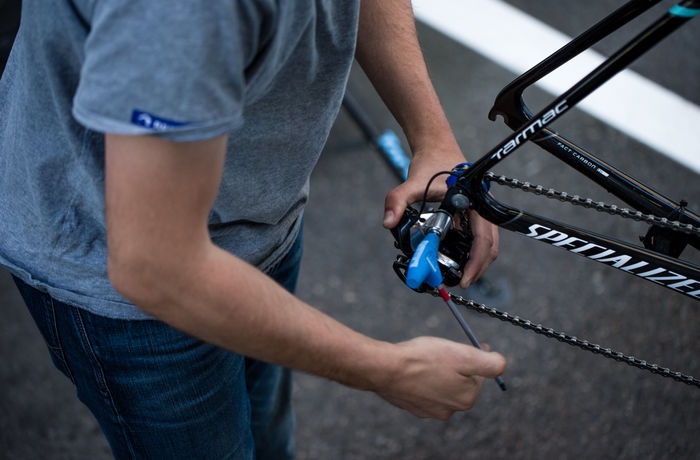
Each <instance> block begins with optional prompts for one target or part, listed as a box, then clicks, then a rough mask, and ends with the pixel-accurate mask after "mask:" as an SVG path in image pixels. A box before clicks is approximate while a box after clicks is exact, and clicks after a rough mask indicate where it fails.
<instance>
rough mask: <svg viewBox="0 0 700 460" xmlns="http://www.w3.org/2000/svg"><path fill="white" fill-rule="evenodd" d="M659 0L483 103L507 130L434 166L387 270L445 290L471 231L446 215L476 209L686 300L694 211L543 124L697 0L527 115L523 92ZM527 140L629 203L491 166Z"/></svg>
mask: <svg viewBox="0 0 700 460" xmlns="http://www.w3.org/2000/svg"><path fill="white" fill-rule="evenodd" d="M659 1H660V0H631V1H629V2H627V3H625V4H624V5H623V6H621V7H620V8H618V9H617V10H615V11H614V12H612V13H611V14H609V15H608V16H607V17H605V18H604V19H602V20H601V21H599V22H598V23H596V24H595V25H593V26H592V27H590V28H589V29H588V30H586V31H585V32H583V33H582V34H580V35H579V36H577V37H576V38H574V39H573V40H571V41H570V42H569V43H568V44H567V45H565V46H564V47H563V48H561V49H559V50H558V51H556V52H555V53H553V54H552V55H550V56H549V57H548V58H546V59H545V60H543V61H542V62H540V63H539V64H537V65H535V66H534V67H532V68H531V69H530V70H528V71H527V72H525V73H524V74H522V75H521V76H519V77H517V78H516V79H515V80H514V81H512V82H511V83H510V84H508V85H507V86H506V87H505V88H504V89H503V90H502V91H501V92H500V93H499V94H498V96H497V97H496V100H495V103H494V105H493V108H492V109H491V111H490V112H489V118H490V119H491V120H495V119H496V117H497V116H499V115H500V116H501V117H502V118H503V119H504V121H505V123H506V125H507V126H508V127H509V128H511V129H512V130H513V133H512V134H510V135H509V136H507V137H506V138H505V139H504V140H502V141H501V142H500V143H498V144H497V145H496V146H495V147H493V148H492V149H491V150H490V151H488V152H487V153H486V154H485V155H483V156H482V157H481V158H479V159H478V160H477V161H475V162H474V163H473V164H464V165H458V166H457V167H455V168H454V169H453V170H452V171H443V172H440V173H438V174H436V175H435V176H434V177H433V179H431V181H430V182H429V183H428V185H427V186H426V196H427V192H428V189H429V187H430V186H431V183H432V181H433V180H434V179H435V178H436V177H437V176H439V175H441V174H445V175H449V176H450V177H449V179H448V186H449V187H448V191H447V194H446V195H445V197H444V199H443V200H442V202H441V203H440V205H439V207H438V208H437V209H429V210H428V211H427V212H424V210H425V206H426V205H425V200H424V202H423V205H422V206H421V210H415V209H413V208H409V209H407V211H406V213H405V214H404V218H403V220H402V222H401V223H400V224H399V226H398V227H397V228H396V229H394V230H393V234H394V237H395V240H396V246H397V248H399V249H400V250H401V251H402V253H403V254H401V255H399V256H398V257H397V260H396V261H395V262H394V270H395V271H396V273H397V275H398V276H399V277H400V278H401V279H402V281H404V282H407V284H409V286H410V287H412V288H413V289H414V290H417V291H419V292H425V291H428V292H430V293H432V294H433V295H442V296H443V298H445V294H444V289H443V288H442V286H443V284H442V282H443V280H444V281H445V284H446V285H448V286H449V285H454V284H456V282H457V281H458V280H459V278H460V276H461V272H460V271H459V268H460V267H462V266H463V264H464V262H465V261H466V259H467V258H468V252H469V248H470V240H471V237H470V235H469V234H468V232H465V231H462V230H459V229H458V228H456V227H455V225H454V223H453V219H452V216H454V215H462V219H464V214H463V213H464V211H465V210H467V209H474V210H476V211H477V212H478V213H479V214H480V215H481V216H482V217H484V218H486V219H487V220H489V221H491V222H493V223H494V224H496V225H498V226H499V227H501V228H504V229H506V230H510V231H512V232H515V233H518V234H521V235H524V236H525V237H527V238H531V239H533V240H537V241H540V242H543V243H547V244H549V245H551V246H555V247H560V248H563V249H565V250H567V251H568V252H569V253H573V254H578V255H581V256H584V257H586V258H587V259H590V260H594V261H597V262H598V263H602V264H605V265H607V266H610V267H613V268H616V269H618V270H621V271H623V272H625V273H627V274H631V275H635V276H637V277H639V278H641V279H644V280H646V281H649V282H653V283H656V284H659V285H661V286H664V287H665V288H668V289H670V290H673V291H675V292H677V293H680V294H681V295H685V296H687V297H690V298H692V299H694V300H700V267H698V266H697V265H695V264H693V263H691V262H688V261H685V260H682V259H680V255H681V253H682V252H683V251H684V250H685V249H686V247H688V246H690V247H692V248H694V249H696V250H697V249H700V215H698V214H697V213H696V212H694V211H692V210H691V209H689V208H688V203H686V202H685V201H684V200H679V201H676V200H673V199H671V198H668V197H666V196H665V195H663V194H662V193H660V192H658V191H657V190H655V189H654V188H652V187H650V186H647V185H645V184H642V183H641V182H640V181H638V180H636V179H634V178H633V177H632V176H630V175H629V174H627V173H626V172H624V171H622V170H620V169H618V168H616V167H615V166H613V165H611V164H609V163H606V162H605V161H603V160H602V159H601V158H599V157H598V156H596V155H594V154H592V153H590V152H588V151H586V150H585V149H583V148H582V147H580V146H578V145H577V144H575V143H574V142H572V141H570V140H568V139H566V138H565V137H563V136H561V135H560V134H558V133H557V132H555V131H553V130H552V129H550V128H549V125H550V123H552V122H553V121H555V120H557V119H559V118H560V117H561V116H562V115H564V114H565V113H566V112H567V111H569V110H570V109H571V108H572V107H574V106H575V105H576V104H577V103H578V102H580V101H581V100H582V99H584V98H585V97H586V96H587V95H589V94H590V93H591V92H593V91H594V90H595V89H597V88H598V87H600V86H601V85H602V84H603V83H605V82H606V81H607V80H609V79H610V78H612V76H614V75H615V74H616V73H617V72H619V71H621V70H623V69H624V68H626V67H627V66H629V64H630V63H631V62H633V61H634V60H635V59H636V58H638V57H639V56H641V55H643V54H644V53H645V52H647V51H648V50H649V49H651V48H652V47H653V46H654V45H656V44H657V43H659V42H660V41H661V40H663V39H664V38H665V37H666V36H668V35H669V34H670V33H671V32H673V31H674V30H676V29H677V28H679V27H680V26H682V25H684V24H685V23H687V22H688V21H689V20H690V19H692V18H693V17H694V16H696V15H698V14H700V1H698V0H685V1H682V2H680V3H679V4H677V5H675V6H673V7H672V8H670V9H669V10H668V11H667V12H666V13H665V14H663V15H662V16H661V17H660V18H658V19H657V20H656V21H655V22H654V23H652V24H651V25H650V26H648V27H647V28H646V29H645V30H643V31H642V32H641V33H639V34H638V35H637V36H636V37H634V38H633V39H632V40H631V41H630V42H628V43H627V44H626V45H624V46H623V47H621V48H620V49H619V50H618V51H617V52H616V53H614V54H613V55H612V56H610V57H609V58H608V59H607V60H605V61H604V62H603V63H602V64H601V65H600V66H598V67H597V68H596V69H594V70H593V71H591V72H590V73H589V74H588V75H586V76H585V77H584V78H583V79H581V80H580V81H579V82H578V83H576V84H574V85H573V86H572V87H571V88H570V89H569V90H567V91H566V92H564V93H563V94H561V95H560V96H558V97H556V98H555V99H554V101H552V102H550V103H549V104H548V105H547V106H546V107H544V108H543V109H542V110H540V111H539V112H538V113H536V114H533V112H532V111H531V110H530V109H529V108H528V107H527V105H526V104H525V102H524V99H523V92H524V91H525V89H527V88H528V87H529V86H531V85H532V84H534V83H535V82H536V81H538V80H540V79H541V78H542V77H544V76H545V75H547V74H549V73H551V72H552V71H553V70H555V69H557V68H558V67H560V66H561V65H563V64H564V63H566V62H568V61H569V60H571V59H572V58H573V57H575V56H576V55H578V54H580V53H581V52H582V51H584V50H586V49H588V48H590V47H591V46H592V45H594V44H595V43H597V42H598V41H599V40H601V39H602V38H604V37H606V36H608V35H610V34H611V33H612V32H614V31H616V30H618V29H620V28H621V27H622V26H624V25H626V24H627V23H629V22H630V21H631V20H633V19H635V18H636V17H638V16H639V15H641V14H642V13H644V12H645V11H647V10H649V9H650V8H651V7H652V6H654V5H656V4H657V3H659ZM527 142H532V143H534V144H536V145H537V146H539V147H541V148H542V149H544V150H546V151H547V152H549V153H551V154H552V155H554V156H555V157H556V158H557V159H559V160H561V161H563V162H564V163H565V164H566V165H567V166H569V167H571V168H573V169H575V170H576V171H578V172H580V173H582V174H583V175H584V176H586V177H587V178H588V179H590V180H591V181H593V182H594V183H596V184H597V185H598V186H600V187H602V188H603V189H605V190H606V191H608V192H609V193H611V194H612V195H614V196H616V197H617V198H619V199H621V200H622V201H623V202H625V203H626V204H627V205H628V206H630V207H631V208H633V210H630V209H628V208H623V207H618V206H616V205H610V204H606V203H603V202H600V201H595V200H592V199H590V198H582V197H580V196H578V195H572V194H568V193H566V192H560V191H557V190H554V189H551V188H546V187H543V186H540V185H533V184H530V183H528V182H522V181H520V180H517V179H512V178H507V177H505V176H498V175H496V174H493V173H492V172H490V170H491V169H492V168H493V167H494V166H495V165H497V164H498V163H500V162H501V161H503V160H505V159H506V158H514V157H515V155H514V152H515V150H516V149H518V148H519V147H521V146H522V145H523V144H525V143H527ZM492 184H498V185H505V186H509V187H512V188H515V189H518V190H524V191H528V192H532V193H535V194H536V195H542V196H546V197H549V198H555V199H558V200H561V201H564V202H567V203H570V204H573V205H578V206H583V207H586V208H593V209H595V210H598V211H601V212H605V213H608V214H612V215H615V216H620V217H623V218H628V219H634V220H637V221H643V222H646V223H648V224H649V225H650V227H649V229H648V231H647V233H646V235H645V236H644V237H642V238H641V240H642V241H641V242H642V246H639V245H635V244H631V243H627V242H624V241H622V240H620V239H617V238H613V237H611V236H609V235H604V234H601V233H596V232H592V231H590V230H586V229H582V228H578V227H575V226H572V225H569V224H566V223H562V222H558V221H555V220H552V219H548V218H545V217H541V216H538V215H535V214H532V213H529V212H527V211H525V210H522V209H519V208H516V207H512V206H508V205H506V204H503V203H501V202H500V201H498V200H497V199H496V198H495V197H494V195H493V193H492V191H491V185H492ZM412 269H413V273H411V270H412ZM438 290H439V292H438ZM451 297H452V300H454V302H456V303H458V304H461V305H463V306H465V307H467V308H470V309H472V310H475V311H478V312H481V313H486V314H488V315H490V316H492V317H496V318H499V319H501V320H504V321H508V322H510V323H511V324H514V325H518V326H520V327H523V328H525V329H528V330H532V331H535V332H537V333H540V334H543V335H545V336H548V337H552V338H556V339H558V340H560V341H563V342H565V343H568V344H570V345H573V346H576V347H579V348H582V349H584V350H587V351H591V352H593V353H598V354H601V355H603V356H606V357H608V358H611V359H615V360H618V361H622V362H625V363H627V364H629V365H632V366H635V367H638V368H641V369H644V370H647V371H650V372H653V373H656V374H659V375H662V376H665V377H669V378H672V379H674V380H677V381H680V382H684V383H687V384H689V385H694V386H696V387H700V380H699V379H696V378H694V377H692V376H689V375H684V374H682V373H680V372H677V371H671V370H670V369H668V368H665V367H662V366H659V365H657V364H653V363H648V362H647V361H644V360H641V359H637V358H634V357H632V356H628V355H625V354H623V353H620V352H617V351H613V350H611V349H608V348H604V347H601V346H599V345H596V344H594V343H591V342H589V341H587V340H581V339H578V338H576V337H573V336H571V335H569V334H566V333H563V332H558V331H555V330H554V329H551V328H546V327H544V326H541V325H539V324H536V323H534V322H532V321H528V320H524V319H521V318H519V317H517V316H514V315H511V314H509V313H507V312H502V311H498V310H496V309H495V308H490V307H487V306H485V305H479V304H476V303H475V302H472V301H469V300H467V299H464V298H462V297H459V296H454V295H452V296H451ZM458 320H459V318H458ZM465 332H467V331H466V330H465Z"/></svg>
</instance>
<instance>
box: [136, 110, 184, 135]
mask: <svg viewBox="0 0 700 460" xmlns="http://www.w3.org/2000/svg"><path fill="white" fill-rule="evenodd" d="M131 123H132V124H134V125H138V126H143V127H144V128H148V129H152V130H154V131H167V130H169V129H172V128H177V127H179V126H185V125H187V124H189V123H186V122H182V121H175V120H168V119H166V118H161V117H157V116H155V115H153V114H150V113H148V112H144V111H142V110H137V109H134V111H133V112H131Z"/></svg>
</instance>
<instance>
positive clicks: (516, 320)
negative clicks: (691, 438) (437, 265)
mask: <svg viewBox="0 0 700 460" xmlns="http://www.w3.org/2000/svg"><path fill="white" fill-rule="evenodd" d="M425 292H427V293H429V294H431V295H433V296H435V297H440V294H439V293H438V291H437V290H434V289H433V290H427V291H425ZM450 297H451V298H452V301H453V302H454V303H456V304H459V305H462V306H464V307H466V308H468V309H470V310H473V311H476V312H478V313H485V314H486V315H488V316H491V317H492V318H498V319H500V320H501V321H505V322H507V323H510V324H513V325H515V326H518V327H521V328H523V329H525V330H529V331H533V332H535V333H536V334H540V335H544V336H545V337H549V338H554V339H557V340H559V341H560V342H563V343H566V344H568V345H571V346H573V347H577V348H581V349H582V350H586V351H590V352H591V353H594V354H599V355H602V356H603V357H605V358H609V359H612V360H615V361H620V362H623V363H625V364H627V365H630V366H632V367H636V368H638V369H642V370H646V371H649V372H651V373H653V374H658V375H661V376H662V377H667V378H671V379H673V380H676V381H678V382H683V383H686V384H688V385H693V386H696V387H698V388H700V380H698V379H696V378H695V377H693V376H691V375H686V374H683V373H681V372H678V371H672V370H671V369H669V368H667V367H662V366H659V365H658V364H655V363H650V362H647V361H645V360H642V359H639V358H635V357H634V356H630V355H626V354H624V353H621V352H619V351H615V350H612V349H610V348H605V347H602V346H600V345H598V344H595V343H592V342H589V341H588V340H585V339H579V338H577V337H575V336H572V335H569V334H566V333H564V332H560V331H557V330H554V329H552V328H551V327H544V326H542V325H541V324H537V323H533V322H532V321H530V320H527V319H523V318H520V317H519V316H516V315H511V314H510V313H508V312H505V311H500V310H497V309H496V308H493V307H488V306H486V305H484V304H479V303H476V302H474V301H473V300H469V299H465V298H464V297H462V296H459V295H454V294H450Z"/></svg>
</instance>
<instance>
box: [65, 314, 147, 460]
mask: <svg viewBox="0 0 700 460" xmlns="http://www.w3.org/2000/svg"><path fill="white" fill-rule="evenodd" d="M71 308H72V309H73V312H74V313H75V314H74V317H75V321H76V325H77V327H78V330H79V334H80V342H81V344H82V346H83V350H84V351H85V353H86V354H87V355H88V357H89V359H90V361H91V362H92V365H93V366H94V369H95V370H96V372H94V374H95V376H94V377H95V380H97V384H98V386H99V387H100V393H101V394H102V396H103V397H104V399H105V400H106V402H107V403H108V404H109V407H110V409H111V410H112V413H113V415H114V416H115V419H116V421H117V423H118V424H119V426H120V427H121V432H122V437H123V439H124V443H125V444H126V446H127V448H128V449H129V454H130V455H131V458H136V453H135V451H134V446H133V445H132V443H131V439H130V438H129V435H128V429H129V427H128V425H127V423H126V420H125V419H124V417H122V416H121V414H120V413H119V410H118V409H117V404H116V402H115V401H114V398H113V397H112V392H111V391H110V390H109V386H108V385H107V379H106V378H105V374H104V369H103V367H102V363H100V360H99V359H98V358H97V355H96V354H95V351H94V349H93V346H92V342H91V341H90V337H89V336H88V333H87V329H86V328H85V322H84V320H83V314H82V312H81V310H80V309H79V308H76V307H71Z"/></svg>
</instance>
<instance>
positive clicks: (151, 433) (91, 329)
mask: <svg viewBox="0 0 700 460" xmlns="http://www.w3.org/2000/svg"><path fill="white" fill-rule="evenodd" d="M300 260H301V235H300V236H299V238H297V241H296V243H295V244H294V247H293V248H292V249H291V250H290V252H289V253H288V254H287V256H286V257H285V258H284V259H283V260H282V261H281V262H280V264H279V265H277V266H276V267H275V269H274V270H273V272H272V274H271V276H272V277H273V278H274V279H276V280H277V281H278V282H279V283H280V284H282V285H283V286H284V287H285V288H287V289H288V290H289V291H291V292H293V291H294V289H295V288H296V280H297V276H298V273H299V263H300ZM15 282H16V283H17V286H18V288H19V290H20V293H21V294H22V297H23V298H24V301H25V303H26V304H27V307H28V308H29V311H30V312H31V314H32V316H33V317H34V320H35V321H36V323H37V325H38V327H39V330H40V331H41V334H42V335H43V337H44V339H45V340H46V343H47V345H48V348H49V352H50V355H51V358H52V360H53V362H54V364H55V365H56V367H57V368H58V369H59V370H60V371H61V372H62V373H63V374H65V375H66V376H67V377H68V378H69V379H70V380H71V381H72V382H73V384H74V385H75V386H76V390H77V394H78V398H79V399H80V400H81V401H82V402H83V403H84V404H85V405H87V407H88V408H89V409H90V410H91V411H92V413H93V414H94V415H95V417H96V418H97V420H98V422H99V424H100V427H101V428H102V431H103V432H104V434H105V436H106V437H107V440H108V441H109V444H110V447H111V448H112V453H113V454H114V456H115V458H117V459H124V458H129V459H131V458H139V459H140V458H154V459H155V458H157V459H163V458H168V459H179V458H182V459H188V460H192V459H197V458H202V459H217V460H219V459H254V458H257V459H260V460H263V459H285V458H292V457H293V456H294V415H293V412H292V408H291V391H292V385H291V384H292V377H291V372H290V371H289V370H288V369H283V368H280V367H278V366H273V365H270V364H267V363H264V362H261V361H256V360H253V359H249V358H245V357H243V356H240V355H237V354H235V353H231V352H229V351H226V350H223V349H221V348H217V347H215V346H212V345H209V344H208V343H206V342H202V341H201V340H197V339H194V338H192V337H190V336H188V335H185V334H183V333H181V332H179V331H177V330H175V329H173V328H171V327H170V326H168V325H166V324H164V323H162V322H160V321H155V320H141V321H128V320H117V319H111V318H105V317H102V316H97V315H94V314H91V313H89V312H87V311H85V310H83V309H80V308H76V307H73V306H70V305H67V304H64V303H62V302H59V301H57V300H56V299H53V298H51V297H50V296H48V295H47V294H45V293H42V292H40V291H38V290H36V289H34V288H32V287H30V286H28V285H26V284H25V283H23V282H22V281H20V280H18V279H15ZM280 308H283V306H280Z"/></svg>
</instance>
